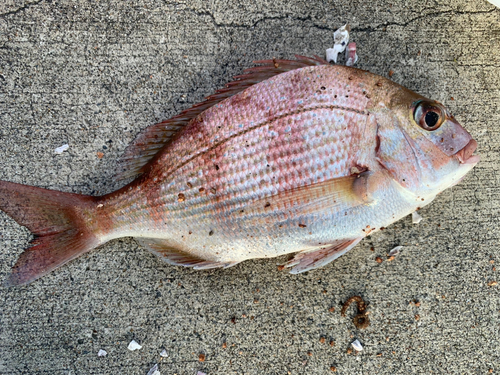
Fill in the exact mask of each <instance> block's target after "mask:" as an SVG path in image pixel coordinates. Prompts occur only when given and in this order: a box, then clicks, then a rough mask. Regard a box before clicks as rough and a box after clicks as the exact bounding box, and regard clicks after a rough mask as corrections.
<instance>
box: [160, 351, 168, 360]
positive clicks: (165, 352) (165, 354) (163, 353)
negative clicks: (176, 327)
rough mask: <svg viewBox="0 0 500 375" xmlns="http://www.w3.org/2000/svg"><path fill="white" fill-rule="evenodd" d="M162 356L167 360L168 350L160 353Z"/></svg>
mask: <svg viewBox="0 0 500 375" xmlns="http://www.w3.org/2000/svg"><path fill="white" fill-rule="evenodd" d="M160 356H161V357H163V358H167V357H168V353H167V350H166V349H163V350H162V351H161V353H160Z"/></svg>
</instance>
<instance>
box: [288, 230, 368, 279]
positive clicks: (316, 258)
mask: <svg viewBox="0 0 500 375" xmlns="http://www.w3.org/2000/svg"><path fill="white" fill-rule="evenodd" d="M362 239H363V237H360V238H354V239H349V240H339V241H338V242H336V243H335V244H332V245H330V246H328V247H322V248H320V249H318V250H312V251H303V252H300V253H297V254H295V256H294V257H293V258H292V259H291V260H289V261H288V262H287V263H285V267H286V268H292V267H293V268H292V270H291V271H290V273H292V274H297V273H302V272H306V271H310V270H312V269H315V268H318V267H322V266H324V265H326V264H328V263H330V262H331V261H333V260H335V259H337V258H338V257H340V256H341V255H344V254H345V253H347V252H348V251H349V250H351V249H352V248H353V247H354V246H356V245H357V244H358V243H359V241H361V240H362Z"/></svg>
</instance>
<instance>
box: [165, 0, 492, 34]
mask: <svg viewBox="0 0 500 375" xmlns="http://www.w3.org/2000/svg"><path fill="white" fill-rule="evenodd" d="M170 5H172V4H171V3H170ZM174 5H178V6H185V4H182V3H176V4H174ZM178 10H179V11H186V12H191V13H194V14H196V15H198V16H208V17H210V18H211V19H212V23H213V24H214V25H215V26H216V27H234V28H253V27H256V26H257V25H258V24H259V23H261V22H266V21H272V20H286V19H290V20H293V21H301V22H307V21H310V22H311V23H312V26H313V27H315V28H317V29H319V30H329V31H335V30H337V27H328V26H322V25H318V24H316V23H315V21H314V20H313V19H312V17H311V16H307V17H292V16H290V15H287V16H269V17H263V18H261V19H259V20H257V21H255V22H253V23H252V24H247V25H238V24H234V23H227V24H226V23H219V22H217V20H216V18H215V16H214V15H213V14H212V13H211V12H209V11H206V10H203V11H200V10H196V9H193V8H189V7H184V8H181V9H178ZM496 10H497V9H496V7H493V8H491V9H489V10H480V11H460V10H446V11H441V12H433V13H427V14H423V15H419V16H417V17H414V18H412V19H410V20H408V21H407V22H403V23H400V22H386V23H383V24H380V25H377V26H375V27H352V28H351V32H353V31H360V32H371V31H379V30H381V29H383V28H384V27H387V26H401V27H407V26H408V25H410V24H411V23H413V22H415V21H417V20H419V19H422V18H425V17H438V16H441V15H446V14H456V15H466V14H467V15H473V14H488V13H493V12H495V11H496Z"/></svg>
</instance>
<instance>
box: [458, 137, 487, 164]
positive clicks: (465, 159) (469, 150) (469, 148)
mask: <svg viewBox="0 0 500 375" xmlns="http://www.w3.org/2000/svg"><path fill="white" fill-rule="evenodd" d="M476 148H477V142H476V141H475V140H473V139H471V140H470V141H469V143H467V144H466V145H465V147H464V148H463V149H461V150H460V151H458V152H457V153H456V154H455V156H456V157H457V159H458V161H459V162H460V164H476V163H477V162H479V160H480V159H481V157H480V156H479V155H473V153H474V151H476Z"/></svg>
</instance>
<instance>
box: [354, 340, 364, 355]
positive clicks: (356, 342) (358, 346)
mask: <svg viewBox="0 0 500 375" xmlns="http://www.w3.org/2000/svg"><path fill="white" fill-rule="evenodd" d="M351 345H352V347H353V348H354V350H356V351H358V352H360V351H362V350H363V345H361V343H360V342H359V340H354V341H353V342H352V343H351Z"/></svg>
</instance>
